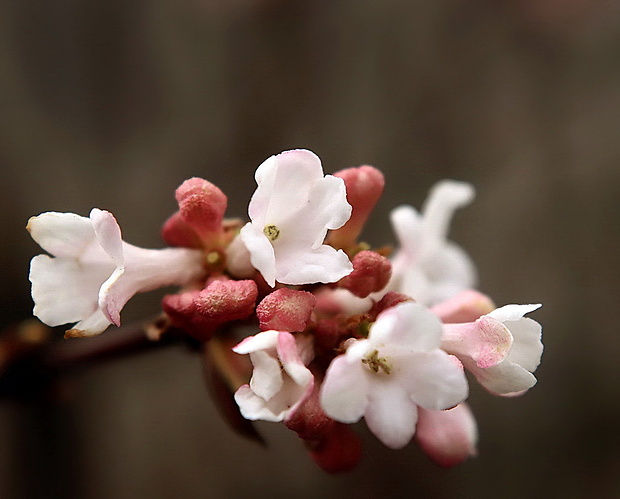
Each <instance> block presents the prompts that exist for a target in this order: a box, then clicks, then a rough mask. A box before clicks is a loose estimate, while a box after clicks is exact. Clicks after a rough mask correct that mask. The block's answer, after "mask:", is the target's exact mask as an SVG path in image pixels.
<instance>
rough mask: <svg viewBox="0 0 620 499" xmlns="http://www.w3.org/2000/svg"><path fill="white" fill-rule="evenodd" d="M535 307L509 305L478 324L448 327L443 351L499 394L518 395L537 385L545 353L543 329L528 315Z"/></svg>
mask: <svg viewBox="0 0 620 499" xmlns="http://www.w3.org/2000/svg"><path fill="white" fill-rule="evenodd" d="M540 307H541V305H540V304H534V305H505V306H503V307H501V308H497V309H495V310H493V311H492V312H490V313H489V314H487V315H483V316H482V317H480V318H479V319H478V320H476V321H475V322H470V323H465V324H445V325H444V330H445V332H444V336H443V338H442V341H441V348H443V349H444V350H445V351H446V352H449V353H451V354H453V355H456V356H457V357H458V358H459V359H460V360H461V362H462V363H463V365H464V366H465V367H466V368H467V369H468V370H469V371H471V373H472V374H473V375H474V376H475V377H476V379H477V380H478V382H479V383H480V384H481V385H482V386H484V387H485V388H486V389H487V390H488V391H490V392H491V393H493V394H496V395H507V396H510V395H518V394H520V393H522V392H524V391H526V390H528V389H530V388H531V387H532V386H534V385H535V384H536V377H535V376H534V375H533V374H532V373H533V372H534V371H535V370H536V368H537V367H538V364H540V358H541V356H542V352H543V344H542V342H541V334H542V327H541V325H540V324H539V323H538V322H536V321H535V320H533V319H530V318H528V317H524V315H525V314H527V313H529V312H532V311H534V310H536V309H538V308H540Z"/></svg>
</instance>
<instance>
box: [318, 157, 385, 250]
mask: <svg viewBox="0 0 620 499" xmlns="http://www.w3.org/2000/svg"><path fill="white" fill-rule="evenodd" d="M334 176H335V177H339V178H341V179H342V180H344V183H345V186H346V189H347V201H348V203H349V204H350V205H351V207H352V208H353V210H352V212H351V218H349V220H348V221H347V223H346V224H344V225H343V226H342V227H341V228H340V229H338V230H335V231H333V232H331V233H330V235H329V243H330V244H332V245H333V246H334V247H336V248H345V249H346V248H349V247H351V246H354V245H355V242H356V241H357V237H358V236H359V234H360V232H361V231H362V229H363V228H364V224H365V223H366V220H367V219H368V216H369V215H370V212H371V211H372V209H373V208H374V207H375V204H377V201H378V200H379V198H380V197H381V194H382V193H383V188H384V186H385V179H384V177H383V173H381V172H380V171H379V170H377V169H376V168H374V167H373V166H368V165H364V166H360V167H357V168H347V169H345V170H341V171H339V172H336V173H334Z"/></svg>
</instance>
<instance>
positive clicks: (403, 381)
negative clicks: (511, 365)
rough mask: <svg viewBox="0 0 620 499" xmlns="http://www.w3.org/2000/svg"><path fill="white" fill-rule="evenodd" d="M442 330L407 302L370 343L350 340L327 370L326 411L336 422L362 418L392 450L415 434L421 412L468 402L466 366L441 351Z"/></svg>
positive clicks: (386, 317)
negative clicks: (420, 410)
mask: <svg viewBox="0 0 620 499" xmlns="http://www.w3.org/2000/svg"><path fill="white" fill-rule="evenodd" d="M441 335H442V325H441V323H440V321H439V319H437V317H436V316H435V315H433V314H432V313H431V312H429V311H428V310H427V309H426V308H424V307H423V306H422V305H419V304H417V303H412V302H405V303H401V304H399V305H396V306H395V307H392V308H389V309H387V310H385V311H384V312H382V313H381V314H379V316H378V317H377V320H376V322H375V323H374V324H373V325H372V326H371V328H370V332H369V336H368V339H363V340H349V341H348V347H347V351H346V353H345V354H344V355H341V356H339V357H336V358H335V359H334V360H333V361H332V363H331V365H330V366H329V368H328V370H327V374H326V377H325V380H324V382H323V386H322V391H321V405H322V407H323V409H324V410H325V412H326V414H327V415H328V416H330V417H331V418H333V419H335V420H336V421H340V422H343V423H353V422H356V421H358V420H359V419H360V418H361V417H362V416H363V417H364V419H365V420H366V424H367V425H368V427H369V428H370V430H371V431H372V432H373V433H374V434H375V435H376V436H377V438H379V440H381V441H382V442H383V443H384V444H385V445H387V446H388V447H390V448H394V449H397V448H400V447H403V446H405V445H406V444H407V443H408V442H409V440H411V437H412V436H413V434H414V433H415V428H416V422H417V419H418V406H420V407H422V408H425V409H434V410H438V409H447V408H450V407H454V406H455V405H457V404H458V403H459V402H461V401H463V400H464V399H465V398H466V397H467V393H468V387H467V380H466V379H465V375H464V373H463V369H462V366H461V365H460V363H459V362H458V361H457V360H456V359H455V358H454V357H452V356H450V355H448V354H447V353H446V352H444V351H442V350H440V349H439V344H440V338H441Z"/></svg>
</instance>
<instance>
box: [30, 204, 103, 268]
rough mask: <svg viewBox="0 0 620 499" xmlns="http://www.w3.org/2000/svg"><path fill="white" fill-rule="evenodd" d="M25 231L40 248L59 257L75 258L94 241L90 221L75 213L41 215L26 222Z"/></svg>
mask: <svg viewBox="0 0 620 499" xmlns="http://www.w3.org/2000/svg"><path fill="white" fill-rule="evenodd" d="M26 229H27V230H28V232H30V236H31V237H32V239H34V240H35V241H36V242H37V244H38V245H39V246H41V248H43V249H44V250H45V251H47V252H48V253H50V254H51V255H54V256H59V257H77V256H79V255H80V254H81V253H82V252H83V251H84V250H85V249H86V248H87V247H88V246H89V245H90V244H91V243H92V242H93V241H95V232H94V230H93V226H92V223H91V221H90V220H89V219H88V218H86V217H81V216H79V215H76V214H75V213H57V212H53V211H52V212H48V213H42V214H41V215H39V216H38V217H32V218H31V219H30V220H28V225H27V226H26Z"/></svg>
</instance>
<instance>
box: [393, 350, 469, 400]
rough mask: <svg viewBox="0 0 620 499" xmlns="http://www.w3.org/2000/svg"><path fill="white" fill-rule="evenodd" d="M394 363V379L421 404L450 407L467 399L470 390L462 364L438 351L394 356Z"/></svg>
mask: <svg viewBox="0 0 620 499" xmlns="http://www.w3.org/2000/svg"><path fill="white" fill-rule="evenodd" d="M402 360H406V362H402ZM397 362H398V363H397ZM394 365H395V367H396V369H395V371H396V372H395V373H394V374H395V376H397V382H398V383H400V384H401V385H402V386H403V387H405V389H406V390H407V391H408V393H409V394H410V396H411V399H412V400H413V401H414V402H415V403H416V404H417V405H419V406H420V407H423V408H425V409H449V408H451V407H454V406H455V405H457V404H458V403H460V402H462V401H463V400H465V399H466V398H467V395H468V391H469V390H468V386H467V379H466V378H465V373H464V372H463V368H462V366H460V365H459V363H458V361H457V360H456V359H455V358H454V357H452V356H450V355H448V354H447V353H445V352H443V351H441V350H434V351H432V352H428V353H415V354H411V355H409V356H408V357H407V358H406V359H398V360H396V359H395V360H394Z"/></svg>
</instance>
